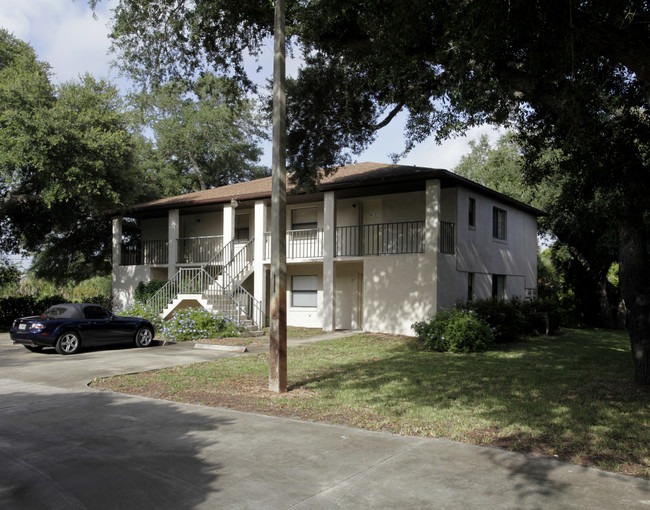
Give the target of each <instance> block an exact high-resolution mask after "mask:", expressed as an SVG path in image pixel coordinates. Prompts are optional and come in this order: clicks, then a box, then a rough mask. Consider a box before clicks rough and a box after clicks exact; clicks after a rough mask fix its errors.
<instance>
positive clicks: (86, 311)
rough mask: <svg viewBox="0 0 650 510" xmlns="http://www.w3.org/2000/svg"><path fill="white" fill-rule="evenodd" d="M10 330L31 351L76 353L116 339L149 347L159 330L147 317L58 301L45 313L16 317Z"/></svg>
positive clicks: (16, 341) (89, 304)
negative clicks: (53, 349)
mask: <svg viewBox="0 0 650 510" xmlns="http://www.w3.org/2000/svg"><path fill="white" fill-rule="evenodd" d="M9 333H10V336H11V339H12V340H13V341H14V343H17V344H22V345H24V346H25V348H26V349H29V350H30V351H40V350H41V349H43V348H44V347H54V348H55V349H56V352H58V353H59V354H74V353H76V352H77V351H78V350H79V349H80V348H81V347H82V346H90V345H107V344H114V343H135V345H137V346H138V347H147V346H149V345H151V342H152V341H153V339H154V336H155V334H156V333H155V329H154V327H153V324H152V323H151V322H149V321H148V320H146V319H140V318H137V317H118V316H117V315H114V314H113V313H112V312H111V311H110V310H108V309H106V308H104V307H103V306H99V305H95V304H91V303H64V304H60V305H54V306H52V307H51V308H49V309H48V310H46V311H45V312H43V313H42V314H41V315H36V316H34V317H23V318H21V319H17V320H15V321H14V322H13V324H12V326H11V329H10V330H9Z"/></svg>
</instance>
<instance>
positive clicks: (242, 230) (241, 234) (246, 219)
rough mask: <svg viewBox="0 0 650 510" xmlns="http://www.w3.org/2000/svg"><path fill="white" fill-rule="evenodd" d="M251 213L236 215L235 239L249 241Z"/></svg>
mask: <svg viewBox="0 0 650 510" xmlns="http://www.w3.org/2000/svg"><path fill="white" fill-rule="evenodd" d="M249 225H250V215H249V214H238V215H236V216H235V239H236V240H237V241H248V239H249V237H250V236H249Z"/></svg>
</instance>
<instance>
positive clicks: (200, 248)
mask: <svg viewBox="0 0 650 510" xmlns="http://www.w3.org/2000/svg"><path fill="white" fill-rule="evenodd" d="M221 248H223V236H204V237H181V238H179V239H178V263H179V264H202V263H204V262H208V261H209V260H210V259H212V257H214V256H215V255H216V254H217V253H219V251H221Z"/></svg>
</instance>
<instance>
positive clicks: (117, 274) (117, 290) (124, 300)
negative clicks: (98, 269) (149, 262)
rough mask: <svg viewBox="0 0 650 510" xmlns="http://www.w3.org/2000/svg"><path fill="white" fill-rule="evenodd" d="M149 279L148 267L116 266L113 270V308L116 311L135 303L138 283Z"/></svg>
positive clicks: (149, 271) (149, 270)
mask: <svg viewBox="0 0 650 510" xmlns="http://www.w3.org/2000/svg"><path fill="white" fill-rule="evenodd" d="M150 279H151V269H150V266H118V267H116V268H113V307H114V308H116V309H118V308H122V307H124V306H126V305H128V304H131V303H133V302H134V301H135V288H136V287H137V286H138V283H140V282H141V281H142V282H148V281H149V280H150Z"/></svg>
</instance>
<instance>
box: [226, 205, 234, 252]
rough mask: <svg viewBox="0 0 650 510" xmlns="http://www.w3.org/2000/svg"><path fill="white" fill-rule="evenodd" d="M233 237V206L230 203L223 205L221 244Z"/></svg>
mask: <svg viewBox="0 0 650 510" xmlns="http://www.w3.org/2000/svg"><path fill="white" fill-rule="evenodd" d="M234 238H235V208H234V207H233V206H232V204H227V205H225V206H224V207H223V245H224V246H226V245H227V244H228V243H229V242H230V241H232V240H233V239H234Z"/></svg>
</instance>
